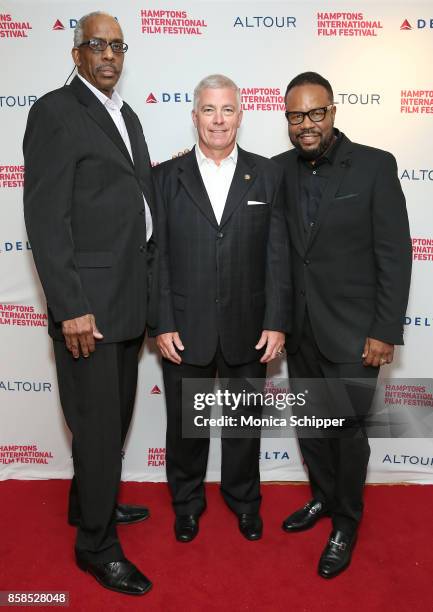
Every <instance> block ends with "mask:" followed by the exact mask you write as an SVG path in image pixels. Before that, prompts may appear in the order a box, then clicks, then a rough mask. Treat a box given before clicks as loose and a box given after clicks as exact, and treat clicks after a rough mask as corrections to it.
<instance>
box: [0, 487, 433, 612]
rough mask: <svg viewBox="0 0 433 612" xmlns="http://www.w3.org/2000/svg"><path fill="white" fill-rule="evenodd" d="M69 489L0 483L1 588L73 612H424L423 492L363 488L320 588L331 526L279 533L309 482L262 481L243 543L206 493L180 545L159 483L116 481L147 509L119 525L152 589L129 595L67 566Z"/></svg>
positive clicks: (426, 533) (429, 544)
mask: <svg viewBox="0 0 433 612" xmlns="http://www.w3.org/2000/svg"><path fill="white" fill-rule="evenodd" d="M68 485H69V483H68V481H54V480H51V481H6V482H1V483H0V490H1V492H2V495H1V500H2V503H1V506H0V524H1V539H0V590H35V591H41V590H51V591H55V590H61V591H69V593H70V606H69V609H72V610H78V611H80V612H81V611H83V612H85V611H87V610H95V611H98V612H99V611H103V612H106V611H111V610H113V611H116V612H117V611H121V610H134V611H135V610H146V611H158V612H178V611H179V610H182V611H183V610H185V611H187V612H203V611H204V610H206V611H217V610H218V611H222V610H224V611H230V612H231V611H233V612H234V611H236V612H241V611H246V610H248V611H252V612H256V611H259V612H261V611H263V612H265V611H266V612H279V611H283V610H284V611H289V610H290V611H291V612H292V611H293V612H310V611H312V612H316V611H319V612H322V611H323V612H329V611H332V612H340V611H343V610H344V611H346V610H350V611H351V612H357V611H359V612H361V611H362V612H375V611H377V612H384V611H385V610H386V611H389V612H408V611H410V612H418V611H419V612H428V611H430V610H433V588H432V587H433V577H432V576H433V571H432V570H433V537H432V535H433V533H432V532H433V528H432V507H433V486H370V487H367V491H366V512H365V518H364V522H363V525H362V529H361V533H360V537H359V540H358V544H357V547H356V550H355V555H354V558H353V561H352V565H351V567H350V568H349V570H348V571H346V572H345V573H344V574H342V575H341V576H339V577H338V578H336V579H334V580H331V581H326V580H323V579H322V578H320V577H319V576H317V575H316V566H317V561H318V558H319V556H320V553H321V551H322V548H323V547H324V545H325V542H326V539H327V536H328V532H329V529H330V523H329V519H324V520H322V521H321V522H320V523H319V524H318V525H317V526H316V527H315V528H314V529H313V530H311V531H308V532H305V533H297V534H291V535H288V534H285V533H284V532H283V531H282V530H281V528H280V523H281V520H282V519H283V517H284V516H285V515H286V514H288V513H289V512H290V511H292V510H294V509H296V508H297V507H298V506H300V505H302V504H303V503H304V502H305V501H306V500H307V499H308V496H309V491H308V488H307V486H304V485H301V486H291V485H264V486H263V506H262V508H263V518H264V522H265V533H264V538H263V540H261V541H260V542H248V541H246V540H244V539H243V538H242V537H241V535H240V534H239V532H238V529H237V522H236V519H235V517H234V515H232V514H231V512H230V511H229V510H228V509H227V508H226V507H225V505H224V503H223V501H222V499H221V496H220V494H219V491H218V487H217V485H209V486H208V487H207V493H208V509H207V511H206V513H205V514H204V515H203V517H202V519H201V523H200V533H199V535H198V537H197V539H196V540H195V541H194V542H192V543H190V544H180V543H177V542H176V541H175V539H174V536H173V527H172V523H173V516H172V512H171V507H170V502H169V496H168V492H167V488H166V486H165V485H163V484H149V483H127V484H124V485H123V487H122V499H123V501H128V502H130V503H143V504H147V505H149V506H150V509H151V512H152V516H151V518H150V519H149V520H148V521H145V522H143V523H139V524H137V525H130V526H125V527H122V528H121V529H120V536H121V540H122V543H123V546H124V550H125V553H126V554H127V556H128V557H129V558H130V559H131V560H132V561H133V562H134V563H136V565H138V566H139V567H140V569H141V570H142V571H143V572H144V573H145V574H147V575H148V576H149V578H151V580H152V581H153V583H154V587H153V589H152V591H151V592H150V593H148V594H147V595H145V596H144V597H142V598H134V597H130V596H126V595H119V594H117V593H113V592H110V591H107V590H105V589H103V588H102V587H100V586H99V585H97V583H96V582H95V581H94V579H93V578H91V577H90V576H89V575H88V574H85V573H83V572H81V571H80V570H78V569H77V568H76V566H75V564H74V560H73V542H74V529H73V528H72V527H68V526H66V524H65V509H66V493H67V489H68ZM39 609H41V608H39ZM43 609H50V610H52V609H55V608H47V607H44V608H43Z"/></svg>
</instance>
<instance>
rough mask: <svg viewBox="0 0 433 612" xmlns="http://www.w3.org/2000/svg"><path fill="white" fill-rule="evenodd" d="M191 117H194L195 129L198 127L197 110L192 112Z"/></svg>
mask: <svg viewBox="0 0 433 612" xmlns="http://www.w3.org/2000/svg"><path fill="white" fill-rule="evenodd" d="M191 117H192V122H193V123H194V125H195V127H197V113H196V112H195V110H192V111H191Z"/></svg>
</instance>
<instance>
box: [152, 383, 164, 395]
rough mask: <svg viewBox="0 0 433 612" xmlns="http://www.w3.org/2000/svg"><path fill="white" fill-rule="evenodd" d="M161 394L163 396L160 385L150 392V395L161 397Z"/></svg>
mask: <svg viewBox="0 0 433 612" xmlns="http://www.w3.org/2000/svg"><path fill="white" fill-rule="evenodd" d="M161 394H162V391H161V389H160V388H159V387H158V385H154V386H153V387H152V389H151V391H150V395H161Z"/></svg>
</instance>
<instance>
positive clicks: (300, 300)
mask: <svg viewBox="0 0 433 612" xmlns="http://www.w3.org/2000/svg"><path fill="white" fill-rule="evenodd" d="M273 159H274V160H275V161H276V162H277V163H278V164H279V165H281V166H282V168H284V170H285V176H286V185H287V203H288V205H287V208H286V211H287V216H288V219H289V228H290V237H291V249H292V274H293V284H294V328H293V334H292V336H291V337H290V338H289V340H288V343H287V349H288V352H294V351H295V350H296V349H297V347H298V345H299V340H300V334H301V331H302V326H303V320H304V314H305V308H306V306H308V313H309V316H310V319H311V325H312V328H313V332H314V335H315V338H316V341H317V344H318V346H319V349H320V350H321V352H322V353H323V354H324V355H325V357H327V358H328V359H329V360H331V361H333V362H336V363H344V362H355V361H359V360H360V358H361V354H362V351H363V347H364V343H365V339H366V337H367V336H370V337H372V338H376V339H378V340H382V341H384V342H388V343H391V344H403V317H404V315H405V311H406V306H407V300H408V294H409V285H410V274H411V262H412V257H411V253H412V249H411V241H410V235H409V224H408V218H407V212H406V204H405V198H404V195H403V192H402V190H401V186H400V182H399V179H398V176H397V164H396V161H395V159H394V157H393V156H392V155H391V154H390V153H387V152H386V151H381V150H379V149H374V148H372V147H367V146H363V145H359V144H355V143H352V142H350V140H349V139H348V138H346V137H345V136H344V135H343V136H342V142H341V144H340V146H339V147H338V150H337V152H336V157H335V160H334V162H333V165H332V175H331V178H330V179H329V182H328V183H327V186H326V189H325V192H324V194H323V198H322V201H321V203H320V207H319V213H318V218H317V222H316V225H315V227H314V228H313V230H311V232H310V233H308V234H306V232H305V229H304V222H303V215H302V211H301V207H300V203H299V199H298V154H297V152H296V150H294V149H292V150H291V151H287V152H285V153H282V154H280V155H277V156H276V157H274V158H273Z"/></svg>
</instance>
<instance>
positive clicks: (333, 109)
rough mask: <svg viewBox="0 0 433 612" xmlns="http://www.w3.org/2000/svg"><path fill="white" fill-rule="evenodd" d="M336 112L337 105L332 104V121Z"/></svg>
mask: <svg viewBox="0 0 433 612" xmlns="http://www.w3.org/2000/svg"><path fill="white" fill-rule="evenodd" d="M336 112H337V107H336V106H335V104H334V106H333V107H332V108H331V116H332V123H334V121H335V113H336Z"/></svg>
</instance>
